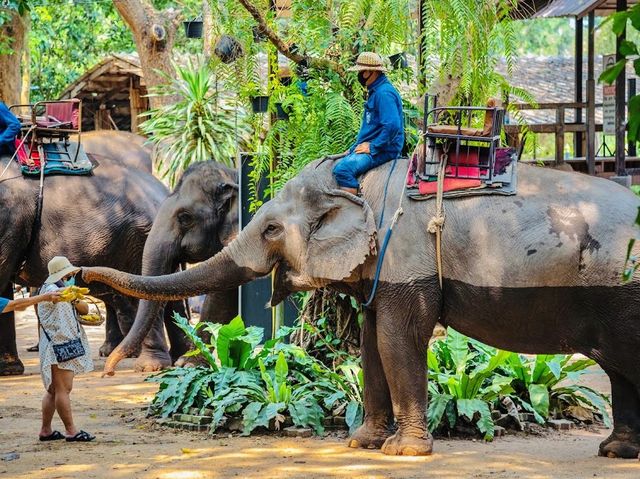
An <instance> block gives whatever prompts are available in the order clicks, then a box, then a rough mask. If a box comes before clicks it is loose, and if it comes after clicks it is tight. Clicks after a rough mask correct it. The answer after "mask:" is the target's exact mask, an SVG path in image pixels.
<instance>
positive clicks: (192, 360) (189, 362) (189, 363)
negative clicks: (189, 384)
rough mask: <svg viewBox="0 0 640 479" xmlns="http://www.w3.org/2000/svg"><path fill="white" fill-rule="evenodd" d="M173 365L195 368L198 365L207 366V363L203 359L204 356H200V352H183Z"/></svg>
mask: <svg viewBox="0 0 640 479" xmlns="http://www.w3.org/2000/svg"><path fill="white" fill-rule="evenodd" d="M173 365H174V366H176V367H179V368H197V367H199V366H202V367H205V368H206V367H209V363H208V362H207V360H206V359H204V357H202V354H197V355H196V356H188V355H186V354H183V355H182V356H180V357H179V358H178V359H177V360H176V362H175V363H174V364H173Z"/></svg>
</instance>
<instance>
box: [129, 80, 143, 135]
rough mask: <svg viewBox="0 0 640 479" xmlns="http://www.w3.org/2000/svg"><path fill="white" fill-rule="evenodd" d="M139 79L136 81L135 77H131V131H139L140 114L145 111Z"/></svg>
mask: <svg viewBox="0 0 640 479" xmlns="http://www.w3.org/2000/svg"><path fill="white" fill-rule="evenodd" d="M138 83H139V82H138V81H134V79H133V77H130V78H129V108H130V110H131V132H132V133H138V132H139V125H138V115H139V114H140V113H142V112H143V111H144V108H143V107H142V96H141V95H140V86H139V85H138Z"/></svg>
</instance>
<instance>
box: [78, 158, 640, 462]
mask: <svg viewBox="0 0 640 479" xmlns="http://www.w3.org/2000/svg"><path fill="white" fill-rule="evenodd" d="M332 166H333V165H332V164H331V163H329V162H325V163H317V162H316V163H313V164H311V165H309V166H307V167H306V168H305V169H304V170H303V171H302V172H301V173H300V174H299V175H298V176H297V177H296V178H294V179H292V180H291V181H289V182H288V183H287V184H286V185H285V187H284V189H283V190H282V191H281V192H280V193H279V194H278V195H277V197H276V198H275V199H274V200H272V201H270V202H269V203H267V204H265V205H264V206H263V207H262V208H261V209H260V210H259V211H258V213H257V215H256V216H255V218H254V219H253V221H252V222H251V223H250V224H249V226H248V227H247V228H246V229H244V230H243V231H242V232H241V233H240V234H239V235H238V237H237V239H236V240H235V241H233V242H231V244H230V245H229V246H228V247H227V248H225V249H224V250H223V251H222V252H220V253H219V254H217V255H216V256H215V257H213V258H212V259H210V260H207V261H206V262H204V263H201V264H200V265H199V266H197V267H195V268H193V269H190V270H189V271H187V272H182V273H177V274H172V275H167V276H164V277H156V278H150V277H140V276H134V275H129V274H126V273H121V272H117V271H113V270H110V269H108V268H86V269H84V271H83V276H84V278H85V280H86V281H96V280H99V281H103V282H105V283H107V284H110V285H112V286H113V287H115V288H117V289H119V290H120V291H123V292H124V293H126V294H130V295H133V296H135V297H139V298H145V299H154V300H168V299H174V298H183V297H185V296H193V295H196V294H201V293H206V292H211V291H218V290H221V289H224V288H229V287H232V286H237V285H240V284H243V283H245V282H247V281H251V280H252V279H254V278H257V277H259V276H263V275H266V274H268V273H269V272H270V271H272V270H274V269H275V271H276V280H275V287H274V296H273V298H272V301H273V302H275V303H277V302H278V301H281V300H282V299H283V298H284V297H286V296H287V295H288V294H289V293H291V292H292V291H301V290H310V289H314V288H319V287H330V288H333V289H336V290H338V291H342V292H345V293H348V294H351V295H353V296H355V297H356V298H358V299H359V300H360V301H364V300H365V299H366V298H367V297H368V296H369V295H370V293H371V288H372V282H373V281H372V280H373V278H374V274H375V268H376V261H377V252H378V251H379V242H380V239H381V237H382V236H383V235H384V234H385V231H386V228H387V226H388V225H389V223H390V221H391V217H392V216H393V212H394V210H395V207H396V205H397V204H398V202H399V200H400V198H399V196H400V195H401V194H402V193H401V192H402V189H403V182H404V180H405V172H406V166H407V163H406V161H400V162H399V164H398V167H397V168H396V169H395V173H393V175H392V178H391V181H390V185H389V194H388V197H387V199H386V215H385V221H384V224H383V226H382V228H381V229H380V230H378V229H377V228H376V221H377V220H378V219H379V218H380V215H381V211H382V209H383V204H382V201H383V198H384V194H383V191H384V185H385V181H386V179H387V176H388V175H389V172H390V167H391V165H390V164H387V165H384V166H382V167H380V168H377V169H375V170H372V171H371V172H370V173H368V174H367V175H366V177H365V178H364V179H363V180H362V189H363V192H364V197H363V198H359V197H356V196H353V195H351V194H349V193H345V192H343V191H341V190H338V189H337V187H336V183H335V181H334V179H333V177H332V174H331V169H332ZM639 205H640V200H639V199H638V198H637V197H636V196H635V195H634V194H633V193H631V192H630V191H628V190H626V189H624V188H622V187H621V186H618V185H616V184H614V183H612V182H610V181H608V180H605V179H601V178H594V177H589V176H586V175H582V174H578V173H567V172H561V171H552V170H548V169H543V168H539V167H535V166H528V165H520V166H519V181H518V195H517V196H512V197H499V196H476V197H467V198H460V199H452V200H446V201H445V209H446V222H445V224H444V231H443V237H442V269H443V275H444V284H443V287H442V289H441V288H440V286H439V282H438V273H437V266H436V264H437V263H436V253H435V239H434V238H433V237H432V236H431V235H430V234H429V233H428V232H427V225H428V223H429V221H430V219H431V218H432V217H433V216H434V213H435V202H434V201H426V202H425V201H423V202H414V201H411V200H408V199H404V200H403V203H402V206H403V210H404V214H403V215H402V216H400V219H399V222H398V224H397V225H396V226H395V228H394V234H393V236H392V238H391V240H390V242H389V246H388V249H387V252H386V256H385V258H384V264H383V267H382V271H381V275H380V284H379V287H378V290H377V294H376V296H375V298H374V300H373V302H372V303H371V306H370V307H369V308H366V311H365V319H364V323H363V330H362V361H363V368H364V384H365V390H364V403H365V418H364V424H363V425H362V426H361V427H360V428H359V429H358V430H357V431H356V432H355V434H354V435H353V436H352V437H351V439H350V442H349V444H350V445H351V446H352V447H382V450H383V452H384V453H386V454H396V455H400V454H429V453H431V451H432V446H433V440H432V437H431V435H430V434H429V433H428V431H427V425H426V422H425V410H426V406H427V387H426V381H427V378H426V360H425V356H426V354H425V353H426V349H427V345H428V340H429V337H430V336H431V333H432V331H433V328H434V326H435V324H436V322H437V321H440V322H441V323H442V324H443V325H445V326H451V327H453V328H455V329H456V330H458V331H460V332H462V333H464V334H466V335H469V336H471V337H473V338H476V339H478V340H480V341H483V342H485V343H488V344H491V345H493V346H495V347H498V348H503V349H507V350H511V351H519V352H524V353H547V354H554V353H576V352H577V353H582V354H584V355H586V356H588V357H590V358H593V359H594V360H595V361H597V362H598V363H599V364H600V366H602V368H603V369H604V370H605V371H606V372H607V374H608V375H609V377H610V379H611V385H612V394H613V417H614V429H613V432H612V434H611V435H610V436H609V438H608V439H606V440H605V441H604V442H602V443H601V445H600V449H599V452H600V454H602V455H608V456H617V457H637V456H638V452H639V450H640V360H639V359H638V349H639V348H640V321H639V315H640V300H639V298H640V291H639V287H640V280H638V279H636V280H634V281H632V282H630V283H628V284H621V279H620V277H621V276H620V275H621V272H622V269H623V264H624V257H625V252H626V248H627V243H628V240H629V238H630V237H632V236H633V235H634V234H635V230H634V227H633V223H634V220H635V217H636V214H637V212H638V206H639ZM128 341H140V335H139V334H137V331H136V330H135V328H133V329H132V330H131V332H130V335H129V336H128V337H127V338H126V339H125V342H128ZM113 367H114V363H113V362H112V361H109V360H108V364H107V366H106V372H110V371H111V369H112V368H113ZM394 421H395V425H396V426H397V430H396V431H395V432H392V431H393V427H394Z"/></svg>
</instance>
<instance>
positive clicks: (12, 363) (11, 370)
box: [0, 354, 24, 376]
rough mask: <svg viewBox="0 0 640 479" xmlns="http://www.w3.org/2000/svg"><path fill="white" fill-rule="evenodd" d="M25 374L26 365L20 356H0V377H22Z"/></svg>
mask: <svg viewBox="0 0 640 479" xmlns="http://www.w3.org/2000/svg"><path fill="white" fill-rule="evenodd" d="M22 374H24V364H22V361H20V358H19V357H18V356H13V355H12V354H3V355H2V356H0V376H20V375H22Z"/></svg>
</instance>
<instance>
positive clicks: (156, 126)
mask: <svg viewBox="0 0 640 479" xmlns="http://www.w3.org/2000/svg"><path fill="white" fill-rule="evenodd" d="M199 63H200V64H199V65H193V64H191V63H188V64H187V66H180V65H177V64H176V65H174V67H175V70H176V75H177V78H169V77H167V81H169V84H168V85H163V86H161V87H158V88H156V89H154V90H153V91H152V92H151V94H150V96H161V97H170V98H171V99H172V100H173V99H176V100H177V101H175V102H169V103H167V104H166V105H164V106H162V107H160V108H158V109H154V110H151V111H149V112H147V113H145V115H147V116H149V119H148V120H146V121H145V122H144V123H142V124H141V125H140V128H141V129H142V131H144V132H145V133H146V134H148V135H150V140H151V141H152V142H153V143H155V144H157V145H158V146H159V147H160V149H161V150H162V155H161V156H162V157H163V158H166V159H167V160H164V159H161V161H160V162H159V165H158V166H159V168H160V169H163V170H164V175H165V176H168V177H169V181H170V183H171V184H172V185H173V184H174V183H175V180H176V178H177V177H179V175H180V173H181V172H182V171H184V169H186V168H187V167H188V166H189V165H190V164H191V163H194V162H197V161H206V160H210V159H214V160H216V161H219V162H221V163H223V164H226V165H227V166H231V167H234V166H235V157H236V154H237V151H238V148H239V145H241V144H242V143H243V142H244V141H245V140H246V139H247V137H248V131H249V126H248V123H247V117H246V113H245V110H244V109H243V108H242V106H241V105H240V104H238V102H237V100H236V99H235V98H234V97H232V96H224V95H223V94H222V93H221V92H219V91H218V90H217V89H216V87H215V85H214V84H213V82H212V79H213V73H214V72H213V71H212V69H211V67H210V65H209V64H208V63H206V62H203V61H200V62H199Z"/></svg>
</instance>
